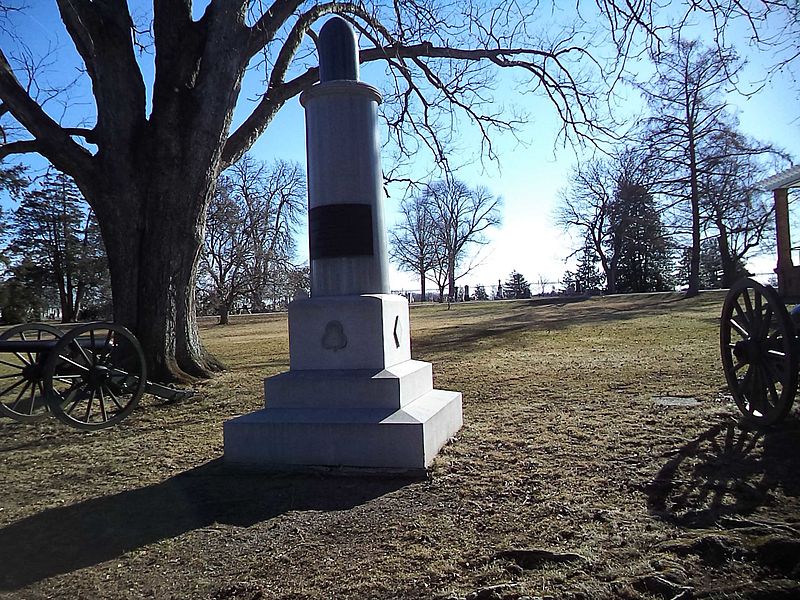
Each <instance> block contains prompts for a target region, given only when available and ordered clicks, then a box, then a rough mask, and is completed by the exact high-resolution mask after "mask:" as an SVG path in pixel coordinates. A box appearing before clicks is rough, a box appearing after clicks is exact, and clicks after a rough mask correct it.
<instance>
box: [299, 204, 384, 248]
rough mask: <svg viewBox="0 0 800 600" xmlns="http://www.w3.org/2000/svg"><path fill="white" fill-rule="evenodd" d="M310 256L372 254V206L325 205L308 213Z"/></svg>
mask: <svg viewBox="0 0 800 600" xmlns="http://www.w3.org/2000/svg"><path fill="white" fill-rule="evenodd" d="M308 236H309V255H310V257H311V260H316V259H318V258H341V257H345V256H372V255H373V254H374V249H373V246H372V207H371V206H370V205H369V204H325V205H323V206H317V207H314V208H312V209H311V210H310V211H309V212H308Z"/></svg>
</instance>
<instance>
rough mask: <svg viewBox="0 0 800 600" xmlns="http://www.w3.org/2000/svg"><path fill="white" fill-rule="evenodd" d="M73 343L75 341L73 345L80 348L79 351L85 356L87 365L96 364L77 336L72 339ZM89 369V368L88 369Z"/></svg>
mask: <svg viewBox="0 0 800 600" xmlns="http://www.w3.org/2000/svg"><path fill="white" fill-rule="evenodd" d="M72 343H73V345H74V346H75V347H76V348H77V349H78V351H79V352H80V353H81V354H82V355H83V358H84V360H85V361H86V366H87V367H91V366H92V365H93V364H94V362H93V361H92V359H91V358H89V356H88V355H87V354H86V350H84V349H83V346H81V344H80V342H79V341H78V339H77V338H76V339H74V340H72ZM87 370H88V369H87Z"/></svg>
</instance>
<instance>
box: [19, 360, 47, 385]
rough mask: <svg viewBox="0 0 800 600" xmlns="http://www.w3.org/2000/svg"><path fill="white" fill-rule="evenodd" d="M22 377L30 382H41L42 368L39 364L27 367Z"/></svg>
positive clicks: (35, 363) (24, 368)
mask: <svg viewBox="0 0 800 600" xmlns="http://www.w3.org/2000/svg"><path fill="white" fill-rule="evenodd" d="M22 376H23V377H24V378H25V379H26V380H28V381H41V380H42V366H41V365H40V364H39V363H38V362H34V363H31V364H29V365H26V366H25V367H23V369H22Z"/></svg>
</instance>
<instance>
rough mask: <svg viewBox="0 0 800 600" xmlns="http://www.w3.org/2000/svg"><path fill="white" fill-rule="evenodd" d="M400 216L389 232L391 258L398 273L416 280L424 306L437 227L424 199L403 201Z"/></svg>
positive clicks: (419, 197)
mask: <svg viewBox="0 0 800 600" xmlns="http://www.w3.org/2000/svg"><path fill="white" fill-rule="evenodd" d="M400 215H401V221H400V222H399V223H398V224H397V225H395V226H394V227H393V228H392V230H391V231H390V232H389V244H390V247H391V250H390V257H391V259H392V260H394V262H395V263H396V264H397V266H398V267H399V268H400V270H402V271H407V272H409V273H414V274H415V275H416V276H417V277H419V286H420V292H421V294H422V300H423V302H424V301H425V283H426V281H427V279H428V276H429V274H430V273H431V271H432V269H433V268H434V266H435V265H436V259H437V252H436V224H435V223H434V221H433V216H432V215H431V211H430V207H429V206H428V204H427V197H426V196H425V195H422V194H416V195H413V196H410V197H409V198H405V199H403V201H402V202H401V203H400ZM442 291H443V289H442V290H440V292H442Z"/></svg>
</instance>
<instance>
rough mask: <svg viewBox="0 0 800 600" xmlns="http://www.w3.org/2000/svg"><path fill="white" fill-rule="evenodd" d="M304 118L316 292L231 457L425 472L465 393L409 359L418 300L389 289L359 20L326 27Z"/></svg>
mask: <svg viewBox="0 0 800 600" xmlns="http://www.w3.org/2000/svg"><path fill="white" fill-rule="evenodd" d="M317 46H318V49H319V53H320V83H319V84H317V85H315V86H313V87H312V88H310V89H308V90H306V91H305V92H304V93H303V94H302V96H301V98H300V101H301V103H302V104H303V106H304V107H305V110H306V148H307V160H308V197H309V260H310V266H311V297H310V298H307V299H302V300H296V301H294V302H292V303H291V304H290V306H289V355H290V357H289V366H290V369H289V371H288V372H285V373H281V374H280V375H277V376H275V377H270V378H268V379H266V380H265V382H264V390H265V408H264V409H262V410H259V411H256V412H254V413H251V414H249V415H244V416H242V417H239V418H236V419H233V420H231V421H228V422H226V423H225V424H224V437H225V460H226V462H227V463H229V464H235V465H242V466H248V467H254V468H264V469H287V468H289V469H297V468H306V467H319V466H324V467H337V468H346V469H358V468H368V469H371V470H375V469H377V470H401V471H419V470H424V469H425V468H426V467H427V466H428V465H430V463H431V462H432V461H433V458H434V457H435V456H436V453H437V452H438V451H439V449H440V448H441V447H442V446H443V445H444V444H445V443H446V442H447V440H448V439H450V438H451V437H452V436H453V435H454V434H455V433H456V432H457V431H458V430H459V429H460V427H461V424H462V414H461V394H460V393H459V392H451V391H445V390H436V389H433V371H432V367H431V365H430V363H426V362H422V361H416V360H412V359H411V340H410V324H409V312H408V302H407V300H406V299H405V298H403V297H402V296H396V295H391V294H389V293H388V291H389V285H388V254H387V251H386V229H385V226H384V223H383V180H382V172H381V167H380V152H379V145H378V141H377V130H376V114H377V107H378V105H379V103H380V101H381V97H380V93H379V92H378V91H377V90H376V89H375V88H373V87H372V86H370V85H367V84H365V83H362V82H360V81H358V50H357V44H356V40H355V35H354V34H353V30H352V29H351V27H350V25H349V24H348V23H347V22H346V21H345V20H344V19H341V18H340V17H333V18H331V19H329V20H328V21H327V22H326V23H325V25H324V26H323V28H322V30H321V32H320V35H319V41H318V44H317Z"/></svg>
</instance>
